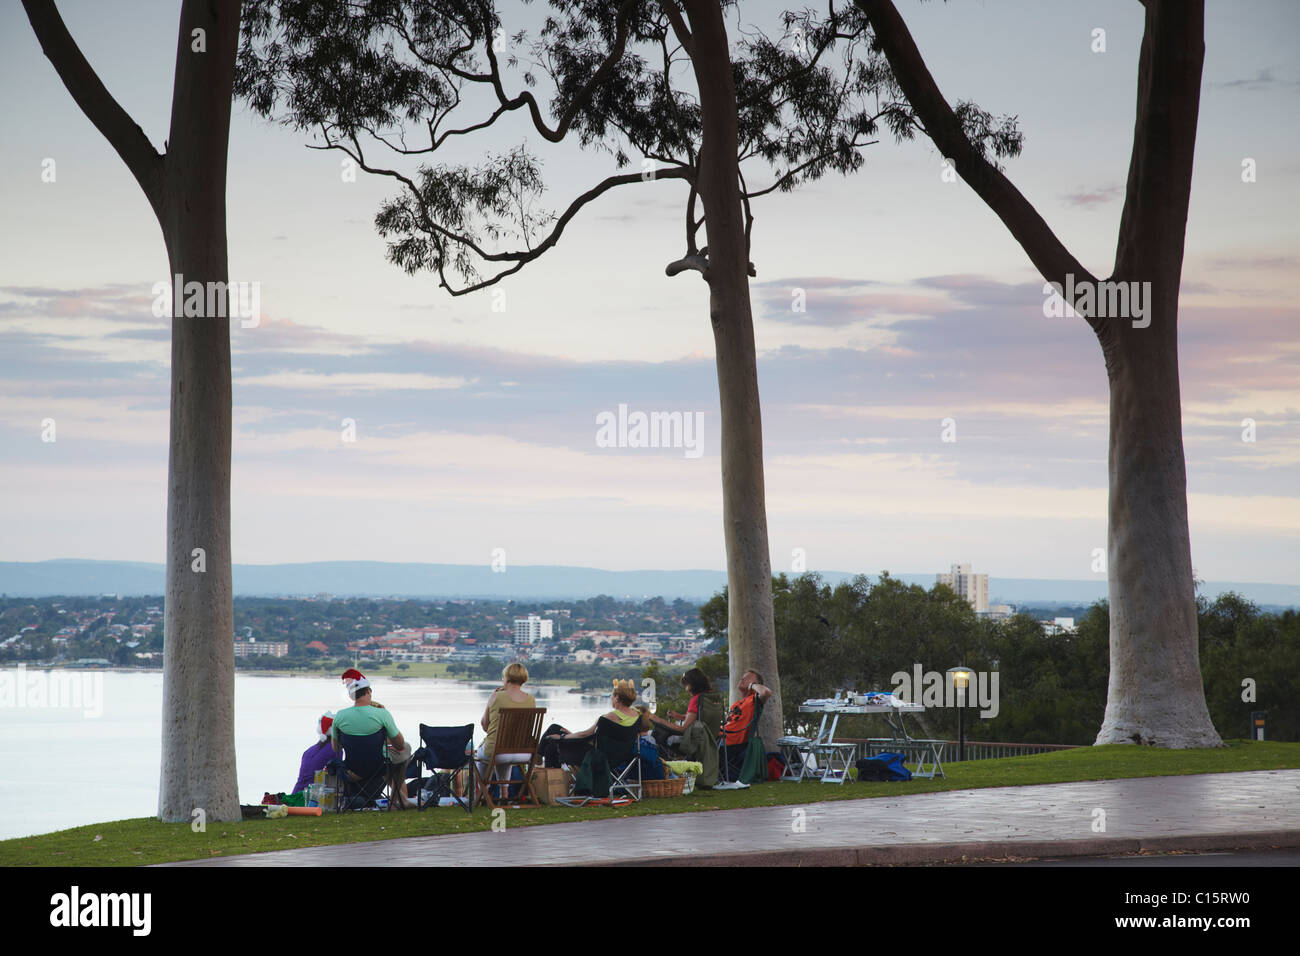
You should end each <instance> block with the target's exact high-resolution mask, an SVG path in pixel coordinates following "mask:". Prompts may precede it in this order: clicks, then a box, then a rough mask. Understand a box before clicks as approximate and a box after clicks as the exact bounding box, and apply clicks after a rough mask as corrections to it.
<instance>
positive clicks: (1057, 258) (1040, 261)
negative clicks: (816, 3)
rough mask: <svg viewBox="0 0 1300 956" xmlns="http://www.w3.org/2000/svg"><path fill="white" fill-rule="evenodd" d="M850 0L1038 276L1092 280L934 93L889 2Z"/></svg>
mask: <svg viewBox="0 0 1300 956" xmlns="http://www.w3.org/2000/svg"><path fill="white" fill-rule="evenodd" d="M854 2H855V3H856V4H857V7H858V9H860V10H861V11H862V12H863V13H864V14H866V16H867V19H868V20H870V21H871V26H872V29H873V30H874V31H875V35H876V40H877V42H878V43H879V44H880V47H881V49H882V50H883V51H884V53H885V57H886V59H887V60H888V61H889V66H890V69H891V70H892V71H893V73H894V77H895V79H896V80H897V81H898V85H899V87H900V88H901V89H902V91H903V95H905V96H906V97H907V100H908V102H909V103H911V105H912V109H913V110H914V111H915V112H916V114H917V115H918V116H919V117H920V118H921V121H922V122H923V123H924V124H925V131H926V133H927V134H928V135H929V137H930V139H931V141H933V143H934V145H935V146H937V147H938V148H939V151H940V152H941V153H942V154H943V156H944V157H945V158H947V159H950V160H952V162H953V163H954V164H955V165H956V167H957V172H958V173H960V174H961V177H962V179H964V180H966V182H967V183H968V184H969V185H970V187H971V188H972V189H973V190H975V194H976V195H978V196H979V197H980V198H981V199H983V200H984V203H985V204H986V205H987V206H988V207H989V208H990V209H992V210H993V212H994V213H995V214H996V215H997V217H998V218H999V219H1001V220H1002V222H1003V224H1004V225H1006V227H1007V229H1008V230H1010V232H1011V235H1012V237H1013V238H1014V239H1015V240H1016V242H1018V243H1020V247H1021V248H1022V249H1024V250H1025V253H1026V254H1027V255H1028V256H1029V259H1030V261H1031V262H1033V264H1034V266H1035V267H1036V268H1037V269H1038V271H1039V272H1040V273H1042V276H1043V278H1044V279H1046V280H1047V281H1048V282H1053V283H1059V284H1064V283H1065V277H1066V275H1067V274H1072V275H1073V276H1074V277H1075V285H1076V286H1078V285H1079V284H1080V282H1081V281H1084V280H1086V281H1088V282H1096V279H1095V278H1094V277H1093V276H1092V274H1091V273H1090V272H1088V270H1087V269H1085V268H1084V267H1083V266H1082V265H1081V264H1080V263H1079V260H1077V259H1076V258H1075V257H1074V256H1073V255H1071V254H1070V252H1069V250H1067V249H1066V248H1065V246H1064V245H1063V244H1062V243H1061V241H1060V240H1059V239H1057V238H1056V235H1055V234H1054V233H1053V232H1052V230H1051V228H1050V227H1049V226H1048V225H1047V223H1046V222H1045V221H1044V220H1043V217H1042V216H1040V215H1039V214H1038V211H1037V210H1036V209H1034V207H1033V206H1032V205H1031V204H1030V203H1029V200H1027V199H1025V197H1024V196H1023V195H1022V194H1021V193H1020V191H1019V190H1018V189H1016V187H1015V186H1013V185H1012V184H1011V181H1010V180H1008V179H1007V178H1006V176H1004V175H1003V174H1002V173H1001V171H999V170H998V169H997V167H996V166H994V165H993V164H992V163H990V162H989V161H988V160H987V159H985V158H984V155H983V154H982V153H981V152H980V150H978V149H976V148H975V146H974V145H972V143H971V142H970V140H969V139H968V138H967V136H966V132H965V130H964V129H962V125H961V120H960V119H958V117H957V115H956V114H955V113H954V112H953V110H952V107H950V106H949V105H948V101H947V100H945V99H944V97H943V94H942V93H941V92H939V87H938V85H937V84H936V83H935V81H934V77H932V76H931V75H930V70H929V69H928V68H927V67H926V65H925V61H924V60H923V59H922V58H921V53H920V51H919V50H917V48H916V43H915V42H914V41H913V40H912V35H911V33H910V32H908V29H907V25H906V24H905V23H904V22H903V18H902V17H901V16H899V14H898V10H897V9H896V8H895V7H894V4H893V2H892V0H854ZM1087 319H1088V324H1089V325H1091V326H1092V327H1093V329H1094V330H1098V329H1099V327H1100V325H1101V324H1102V323H1104V321H1105V320H1102V319H1098V318H1096V317H1095V316H1089V317H1087ZM1099 334H1100V332H1099Z"/></svg>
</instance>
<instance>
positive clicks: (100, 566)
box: [0, 558, 1300, 607]
mask: <svg viewBox="0 0 1300 956" xmlns="http://www.w3.org/2000/svg"><path fill="white" fill-rule="evenodd" d="M818 573H819V574H821V576H822V579H823V580H824V581H826V582H827V583H828V584H838V583H839V582H840V581H845V580H848V579H850V578H852V577H853V576H854V574H853V573H852V572H848V571H821V572H818ZM234 576H235V593H236V594H237V595H240V596H241V597H245V596H283V597H292V596H302V595H312V594H322V593H323V594H335V595H338V596H340V597H344V596H367V597H389V596H397V597H421V598H435V597H436V598H455V597H459V598H498V599H508V598H513V599H516V600H526V599H534V600H551V599H578V598H586V597H592V596H593V595H597V594H608V595H611V596H613V597H617V598H635V599H638V600H639V599H641V598H645V597H655V596H661V597H664V598H666V599H668V600H672V599H674V598H678V597H680V598H684V599H687V600H703V599H706V598H708V597H711V596H712V595H713V594H716V593H717V592H718V591H720V590H721V589H722V587H723V585H725V584H726V582H727V576H726V574H725V573H724V572H722V571H705V570H692V571H604V570H601V569H599V568H578V567H564V566H558V565H557V566H550V565H533V566H510V567H509V568H508V569H507V570H506V571H504V572H501V573H498V572H494V571H493V570H492V569H491V568H490V567H488V566H486V565H482V566H479V565H465V564H395V563H387V562H382V561H318V562H314V563H308V564H237V565H235V567H234ZM871 577H872V578H875V577H878V574H872V575H871ZM894 577H897V578H899V579H900V580H902V581H904V582H906V583H908V584H919V585H921V586H922V587H925V588H929V587H931V586H933V585H934V577H935V576H934V574H898V575H894ZM163 580H164V574H163V566H162V565H161V564H146V563H141V562H134V561H86V560H80V559H72V558H64V559H60V560H56V561H35V562H0V594H7V595H11V596H22V597H48V596H51V595H56V594H65V595H97V594H123V595H137V594H159V595H160V594H162V593H163ZM1202 591H1203V593H1204V594H1206V595H1207V596H1209V597H1211V598H1213V597H1215V596H1217V595H1219V594H1221V593H1222V592H1224V591H1237V592H1238V593H1240V594H1243V595H1244V596H1245V597H1246V598H1248V599H1249V600H1251V601H1254V602H1255V603H1256V604H1259V605H1264V606H1267V605H1274V606H1282V607H1300V586H1297V585H1294V584H1255V583H1232V582H1216V581H1210V582H1207V583H1206V584H1205V586H1204V588H1203V589H1202ZM989 594H990V600H991V601H992V602H994V603H1007V604H1049V605H1050V604H1063V605H1078V604H1083V605H1087V604H1091V603H1092V602H1093V601H1096V600H1100V599H1102V598H1104V597H1105V596H1106V582H1105V581H1104V580H1095V581H1058V580H1048V579H1041V578H991V579H990V581H989Z"/></svg>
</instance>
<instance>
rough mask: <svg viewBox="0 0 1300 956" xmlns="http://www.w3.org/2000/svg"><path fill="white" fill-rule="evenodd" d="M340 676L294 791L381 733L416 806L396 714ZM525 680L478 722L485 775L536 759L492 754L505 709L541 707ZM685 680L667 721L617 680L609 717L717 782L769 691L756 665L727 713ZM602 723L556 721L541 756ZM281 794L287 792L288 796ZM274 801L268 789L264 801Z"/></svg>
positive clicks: (498, 695) (516, 671) (523, 671)
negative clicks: (342, 694)
mask: <svg viewBox="0 0 1300 956" xmlns="http://www.w3.org/2000/svg"><path fill="white" fill-rule="evenodd" d="M342 680H343V684H344V686H345V688H346V690H347V693H348V696H349V697H350V698H351V700H352V702H353V703H352V706H351V707H346V708H343V709H342V710H340V711H339V712H338V713H332V712H326V713H324V714H322V715H321V716H320V718H319V720H318V721H317V725H316V732H317V740H316V743H314V744H313V745H311V746H310V747H308V748H307V749H306V750H305V751H303V754H302V759H301V762H300V764H299V767H298V779H297V781H296V782H295V783H294V788H293V790H292V791H290V794H291V795H297V794H301V793H302V792H303V791H305V790H306V789H307V787H308V786H309V785H310V784H311V783H312V782H313V781H314V779H315V777H316V774H317V773H318V772H319V771H322V770H325V769H326V768H327V767H328V765H329V764H330V762H331V761H333V760H338V759H339V758H340V757H341V749H340V747H339V743H338V740H339V736H338V735H339V734H340V733H342V734H348V735H349V736H359V737H360V736H368V735H370V734H374V733H377V732H378V731H380V730H382V731H383V732H384V735H385V738H386V742H387V756H388V763H389V767H390V772H389V781H390V783H392V784H393V786H392V788H391V789H392V793H393V799H394V801H395V803H394V805H395V806H396V807H398V808H404V807H414V806H415V805H416V802H415V800H414V799H413V798H411V797H410V796H409V795H408V793H407V787H406V786H405V781H406V769H407V765H408V764H409V763H410V761H411V758H412V755H413V751H412V748H411V745H410V743H409V742H408V741H407V740H406V738H405V737H403V736H402V733H401V732H400V731H399V730H398V729H397V722H396V721H395V720H394V719H393V715H392V713H391V712H390V711H389V710H388V709H387V708H385V707H384V705H383V704H381V703H379V702H378V701H376V700H375V699H374V697H373V690H372V687H371V684H370V681H369V680H368V679H367V678H366V677H365V676H364V675H363V674H362V673H361V672H360V671H358V670H356V669H355V668H349V669H348V670H346V671H344V672H343V676H342ZM527 681H528V669H527V668H526V667H525V666H524V665H523V664H521V663H518V662H516V663H513V664H510V665H508V666H507V667H506V668H505V670H504V671H503V672H502V674H501V686H500V687H498V688H496V689H495V690H494V691H493V692H492V694H491V695H490V696H489V697H488V702H487V707H486V708H485V709H484V711H483V717H482V719H481V720H480V722H479V724H480V726H481V727H482V729H483V731H484V733H485V736H484V738H483V742H482V743H481V744H480V745H479V747H478V750H477V751H476V753H475V761H476V762H477V764H478V771H479V776H480V778H481V779H486V778H487V777H488V765H489V762H491V761H492V760H494V759H496V760H500V761H506V762H515V761H520V760H527V759H528V758H529V757H531V756H532V755H531V754H496V753H495V750H496V737H497V731H498V727H499V724H500V718H501V711H503V710H507V709H511V708H535V707H536V706H537V701H536V699H535V698H534V697H533V695H532V694H530V693H528V692H527V691H525V690H524V684H525V683H527ZM682 685H683V686H684V687H685V688H686V689H687V690H688V691H689V693H690V702H689V703H688V704H687V705H686V712H685V713H684V714H682V713H677V712H676V711H669V712H668V715H667V719H665V718H664V717H661V716H659V715H658V714H653V713H651V712H650V711H649V708H648V707H646V706H645V705H644V704H642V705H638V703H637V692H636V688H635V686H634V685H633V683H632V682H631V681H630V680H616V681H614V687H613V690H612V692H611V693H610V711H609V712H608V713H607V714H605V715H604V716H605V718H607V719H608V720H611V721H613V722H615V723H617V724H619V725H620V726H623V727H630V726H632V725H633V724H639V726H640V729H641V731H642V733H643V734H644V735H645V736H646V738H647V740H648V741H649V740H653V746H654V747H656V748H657V749H658V750H659V751H661V752H662V753H664V754H665V755H666V756H668V757H671V758H674V759H683V760H689V761H697V762H699V763H700V764H701V765H702V766H703V768H704V769H703V772H702V773H701V774H699V776H698V777H697V779H696V785H697V786H702V787H712V786H713V785H714V784H715V783H716V782H717V779H718V770H719V768H718V736H719V735H721V736H722V737H723V738H724V742H725V744H726V745H727V746H733V745H738V744H742V743H744V742H745V739H746V736H747V734H748V731H749V728H750V727H751V725H752V724H753V722H754V719H755V715H756V711H757V708H758V707H760V706H761V704H762V702H763V701H766V700H767V699H768V698H769V697H771V696H772V691H771V689H770V688H768V687H766V686H764V685H763V678H762V675H760V674H758V673H757V672H756V671H753V670H748V671H745V673H744V674H742V675H741V678H740V682H739V684H738V685H737V689H738V691H739V693H738V695H737V701H736V703H735V704H734V705H732V707H731V709H730V710H729V711H726V713H725V716H724V705H723V701H722V695H721V694H720V693H719V692H717V691H715V690H714V689H713V688H712V686H711V685H710V683H709V678H708V676H707V675H706V674H705V673H704V672H703V671H701V670H699V669H698V668H692V669H691V670H688V671H687V672H686V673H685V674H684V675H683V676H682ZM598 724H599V721H597V723H595V724H592V725H591V726H590V727H588V728H587V729H586V730H579V731H570V730H568V729H566V728H564V727H561V726H560V725H558V724H552V725H551V726H550V727H548V728H547V729H546V731H545V732H544V733H543V739H542V741H541V747H540V749H539V754H540V755H541V756H542V757H543V758H544V760H545V761H546V763H547V765H548V766H559V765H561V764H563V763H569V762H574V761H575V760H577V761H580V760H581V754H582V752H583V751H585V750H586V749H588V745H589V743H590V741H589V740H588V738H590V737H591V736H592V735H594V734H595V733H596V728H597V726H598ZM278 796H279V797H280V798H283V797H284V795H283V794H281V795H278ZM269 800H271V795H270V794H268V795H267V797H266V799H265V800H264V802H266V801H269ZM272 802H274V801H272Z"/></svg>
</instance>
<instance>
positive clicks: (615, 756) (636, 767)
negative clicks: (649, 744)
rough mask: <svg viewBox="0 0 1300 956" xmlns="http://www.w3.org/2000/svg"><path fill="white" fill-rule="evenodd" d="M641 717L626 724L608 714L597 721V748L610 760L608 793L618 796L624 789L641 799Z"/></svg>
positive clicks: (615, 797) (630, 795) (626, 792)
mask: <svg viewBox="0 0 1300 956" xmlns="http://www.w3.org/2000/svg"><path fill="white" fill-rule="evenodd" d="M640 723H641V722H640V720H638V721H637V722H636V723H634V724H632V725H631V726H630V727H624V726H623V725H622V724H620V723H617V722H616V721H613V720H610V719H609V718H608V717H601V718H600V719H599V720H597V721H596V749H597V750H599V751H600V752H601V753H603V754H604V755H605V760H606V762H607V763H608V764H609V796H610V799H611V800H616V799H618V794H619V791H622V792H623V793H625V794H626V795H627V796H629V797H631V798H632V799H633V800H640V799H641V751H640V747H639V744H640V739H641V727H640Z"/></svg>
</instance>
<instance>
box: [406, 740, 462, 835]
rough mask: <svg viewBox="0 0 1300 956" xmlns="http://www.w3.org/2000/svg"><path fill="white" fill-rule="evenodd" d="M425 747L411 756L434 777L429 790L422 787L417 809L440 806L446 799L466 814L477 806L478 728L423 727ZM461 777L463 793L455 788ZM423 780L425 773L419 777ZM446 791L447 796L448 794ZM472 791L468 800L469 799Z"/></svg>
mask: <svg viewBox="0 0 1300 956" xmlns="http://www.w3.org/2000/svg"><path fill="white" fill-rule="evenodd" d="M420 743H421V745H422V746H421V747H420V749H419V750H417V751H416V752H415V753H414V754H413V755H412V756H411V762H412V763H413V764H416V765H417V766H418V767H422V768H424V769H427V770H428V771H429V773H430V774H431V775H432V778H433V779H432V780H431V781H430V782H429V786H428V788H425V787H423V786H421V788H420V791H419V793H418V794H417V795H416V809H419V810H423V809H424V808H425V807H428V806H437V805H438V799H439V797H442V796H448V797H451V798H452V799H453V800H455V801H456V803H457V804H458V805H459V806H460V808H461V809H462V810H464V811H465V812H466V813H470V812H472V811H471V809H470V808H471V806H472V805H473V802H474V725H473V724H466V725H465V726H463V727H430V726H428V725H427V724H421V725H420ZM457 774H464V776H463V777H462V779H461V783H462V786H461V788H460V790H461V792H460V793H459V794H457V793H456V792H455V791H456V787H455V786H454V785H453V784H454V781H455V779H456V775H457ZM418 775H419V776H423V773H419V774H418ZM444 790H445V793H444ZM466 791H468V797H467V796H466Z"/></svg>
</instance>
